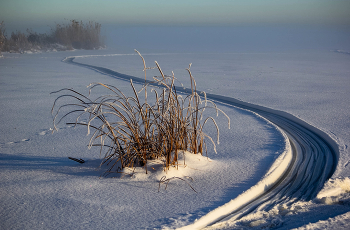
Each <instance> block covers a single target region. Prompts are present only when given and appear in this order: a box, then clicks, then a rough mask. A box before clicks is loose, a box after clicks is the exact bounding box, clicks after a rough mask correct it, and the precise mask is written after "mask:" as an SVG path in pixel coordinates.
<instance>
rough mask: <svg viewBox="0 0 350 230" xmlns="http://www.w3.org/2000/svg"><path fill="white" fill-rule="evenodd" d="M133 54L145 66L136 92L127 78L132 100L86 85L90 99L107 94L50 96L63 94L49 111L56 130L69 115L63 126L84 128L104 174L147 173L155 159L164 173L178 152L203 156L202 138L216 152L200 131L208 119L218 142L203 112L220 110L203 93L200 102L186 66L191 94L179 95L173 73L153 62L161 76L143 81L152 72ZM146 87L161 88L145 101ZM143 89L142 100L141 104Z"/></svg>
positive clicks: (109, 88)
mask: <svg viewBox="0 0 350 230" xmlns="http://www.w3.org/2000/svg"><path fill="white" fill-rule="evenodd" d="M136 52H138V51H136ZM138 54H139V55H140V57H141V58H142V60H143V63H144V71H145V84H144V85H143V87H142V89H141V90H139V91H137V90H136V88H135V86H134V84H133V82H132V80H130V85H131V89H132V92H133V96H132V97H129V96H126V95H125V94H123V92H121V91H120V90H119V89H118V88H116V87H114V86H112V85H107V84H102V83H93V84H91V85H90V86H89V88H90V90H89V95H90V92H91V91H92V90H93V89H95V88H96V87H102V88H103V89H105V90H107V91H108V94H106V95H103V96H99V97H97V98H96V99H94V100H91V99H90V98H89V97H87V96H84V95H83V94H81V93H79V92H77V91H74V90H72V89H62V90H59V91H57V92H55V93H63V94H62V95H60V96H59V97H58V98H57V99H56V100H55V102H54V105H53V108H52V113H53V117H54V118H53V121H54V126H55V128H56V125H57V124H58V123H60V122H61V121H62V120H63V119H68V117H70V116H71V115H74V119H75V121H74V122H67V123H66V124H70V125H74V126H76V125H82V126H86V127H87V129H88V133H91V134H92V135H91V138H90V143H89V147H91V146H99V147H100V153H101V154H103V160H102V162H101V165H103V164H106V165H108V170H107V171H106V173H111V172H121V171H122V169H123V168H126V167H129V168H134V167H136V166H142V167H144V168H145V171H146V173H147V172H148V169H147V162H148V161H149V160H155V159H157V160H160V161H161V162H162V164H163V167H164V170H167V169H169V167H170V166H177V165H178V164H179V162H178V154H179V151H180V150H187V151H190V152H192V153H194V154H203V152H204V151H206V142H205V140H210V141H211V142H212V143H213V145H214V150H215V142H214V141H213V139H212V138H211V137H210V136H209V135H207V134H206V133H204V132H203V127H204V125H205V124H206V123H207V122H208V121H211V122H212V123H213V124H214V125H215V127H216V129H217V143H219V128H218V126H217V124H216V122H215V120H214V118H213V117H207V118H205V119H204V118H203V115H204V114H203V113H204V111H205V110H206V109H208V108H212V109H214V111H215V112H216V114H218V112H222V111H221V110H220V109H219V108H217V107H216V105H215V104H214V103H213V102H212V101H209V100H207V98H206V97H205V94H204V98H202V97H200V96H199V94H198V93H197V90H196V82H195V80H194V78H193V76H192V73H191V70H190V67H191V65H190V66H189V68H188V69H187V70H188V73H189V77H190V82H191V94H189V95H180V94H178V93H177V91H176V87H175V85H174V81H175V77H174V73H172V76H166V75H165V74H164V73H163V71H162V70H161V68H160V66H159V64H158V63H157V62H155V63H156V67H154V68H155V69H158V71H159V73H160V76H159V77H153V80H154V81H153V83H147V80H146V71H147V70H149V69H151V68H147V67H146V64H145V61H144V59H143V57H142V56H141V54H140V53H138ZM150 84H157V85H158V86H159V88H161V92H157V91H156V90H155V89H154V88H152V89H151V93H152V94H153V95H154V98H152V100H153V103H149V101H150V100H149V99H150V98H149V97H148V93H149V92H148V89H147V88H148V87H150ZM142 91H144V97H145V98H144V101H141V100H140V97H141V93H142ZM67 97H68V98H69V99H72V102H71V103H63V104H62V105H58V103H59V101H61V100H62V99H63V98H67ZM67 108H68V110H65V109H67ZM64 110H65V112H64ZM222 113H223V112H222ZM223 114H224V113H223ZM224 115H225V116H226V117H227V115H226V114H224ZM227 118H228V117H227ZM84 119H85V122H83V120H84ZM228 123H229V118H228ZM215 151H216V150H215Z"/></svg>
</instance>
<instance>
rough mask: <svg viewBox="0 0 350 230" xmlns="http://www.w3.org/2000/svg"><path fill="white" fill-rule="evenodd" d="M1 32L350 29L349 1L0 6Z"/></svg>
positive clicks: (159, 0) (119, 0)
mask: <svg viewBox="0 0 350 230" xmlns="http://www.w3.org/2000/svg"><path fill="white" fill-rule="evenodd" d="M0 3H1V4H0V21H4V22H5V24H6V27H7V28H8V29H11V28H9V27H13V28H21V27H24V28H28V27H33V28H35V27H38V26H47V25H54V24H55V23H60V22H62V21H63V22H64V19H69V20H70V19H77V20H83V21H86V20H93V21H97V22H100V23H101V24H118V25H235V24H240V25H241V24H299V25H300V24H321V25H324V24H326V25H329V24H331V25H337V24H346V25H350V13H349V12H350V1H349V0H212V1H210V0H176V1H170V0H168V1H167V0H54V1H53V0H0Z"/></svg>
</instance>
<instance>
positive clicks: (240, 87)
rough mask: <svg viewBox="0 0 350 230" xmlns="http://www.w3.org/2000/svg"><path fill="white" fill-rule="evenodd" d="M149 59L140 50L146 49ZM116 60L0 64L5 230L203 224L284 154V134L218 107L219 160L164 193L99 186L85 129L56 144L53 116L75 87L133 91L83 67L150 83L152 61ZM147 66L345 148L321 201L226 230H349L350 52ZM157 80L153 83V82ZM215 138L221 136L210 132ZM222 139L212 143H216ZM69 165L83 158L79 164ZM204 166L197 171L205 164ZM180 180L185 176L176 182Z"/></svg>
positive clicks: (206, 57)
mask: <svg viewBox="0 0 350 230" xmlns="http://www.w3.org/2000/svg"><path fill="white" fill-rule="evenodd" d="M140 51H141V52H142V50H140ZM115 53H116V52H113V51H112V50H108V49H107V50H99V51H74V52H57V53H38V54H22V55H20V54H4V55H3V57H2V58H0V105H1V110H0V114H1V116H0V117H1V120H2V121H3V122H1V123H0V130H1V133H0V155H1V157H0V178H1V179H0V203H1V205H0V213H1V215H0V216H1V217H0V223H1V224H0V228H1V229H153V228H156V229H161V228H164V229H167V228H170V229H172V228H177V227H181V226H184V225H188V224H191V223H193V222H194V221H195V220H196V219H199V218H200V217H202V216H204V215H205V214H207V213H208V212H209V211H211V210H214V209H215V208H217V207H219V206H221V205H224V204H225V203H227V202H229V201H230V200H231V199H234V198H236V197H237V196H238V195H240V194H241V193H243V192H244V191H246V190H248V189H249V188H251V187H252V186H254V185H255V184H257V183H258V182H259V181H260V180H261V179H262V178H263V176H264V174H265V173H267V172H268V170H269V168H270V167H271V166H272V164H273V163H274V162H275V160H276V159H277V158H278V156H280V155H281V154H282V153H283V152H284V151H285V148H286V143H285V138H284V136H283V135H282V133H281V132H280V130H279V129H278V128H277V127H276V126H274V125H273V124H271V123H269V122H268V121H266V120H265V119H264V118H262V117H261V116H259V115H257V114H253V113H251V112H248V111H245V110H241V109H237V108H234V107H230V106H228V105H225V104H220V103H218V104H219V105H220V108H221V109H223V110H224V111H225V112H226V113H227V114H228V115H229V116H230V118H231V129H227V125H226V119H225V117H224V116H222V115H219V117H217V118H216V120H217V122H218V124H219V127H220V145H218V146H217V151H218V153H217V154H215V153H214V151H213V149H212V148H211V146H209V149H208V157H209V158H210V159H207V158H205V157H203V158H202V157H198V158H194V159H191V161H187V163H188V165H187V167H186V168H185V169H182V170H179V172H169V174H166V176H167V177H168V178H170V177H172V176H173V175H177V176H179V177H182V178H188V177H191V178H193V181H191V180H188V182H189V183H190V184H191V186H192V187H193V188H194V189H195V190H196V192H194V191H193V190H192V189H191V187H190V186H189V185H188V184H187V183H185V182H184V181H182V180H175V179H174V180H172V181H170V182H169V184H168V186H167V188H166V190H165V185H164V184H161V186H160V190H158V188H159V179H160V177H161V176H163V175H164V174H161V173H159V172H153V173H150V175H145V174H143V173H142V172H139V173H137V174H136V175H134V176H133V177H131V178H130V177H127V176H125V177H122V178H120V177H119V176H117V178H112V177H108V178H100V177H99V176H100V175H101V173H102V172H103V169H102V170H101V169H100V170H96V168H97V167H98V165H99V163H100V160H99V157H100V156H99V150H98V149H94V148H92V149H91V150H88V148H87V143H88V140H89V136H87V135H86V133H87V131H86V129H84V128H83V127H78V128H75V129H73V128H72V127H67V126H64V125H63V124H61V125H59V130H58V132H54V133H53V134H52V128H53V125H52V118H51V113H50V112H51V107H52V104H53V101H54V99H55V98H56V96H57V95H55V94H51V95H50V92H53V91H56V90H58V89H61V88H74V89H75V90H77V91H79V92H82V93H85V94H87V93H88V91H87V88H86V86H87V85H88V84H90V83H91V82H102V83H108V84H112V85H115V86H117V87H118V88H119V89H121V90H122V91H124V92H128V91H130V86H129V83H128V82H127V81H122V80H117V79H115V78H112V77H110V76H107V75H103V74H101V73H98V72H96V71H93V70H91V69H88V68H83V67H80V66H76V65H70V64H67V63H64V62H62V61H61V60H62V59H64V58H65V57H67V56H80V58H76V59H75V61H77V62H80V63H85V64H90V65H95V66H102V67H106V68H109V69H113V70H115V71H117V72H120V73H123V74H128V75H132V76H137V77H141V78H142V77H144V73H143V72H142V68H143V66H142V61H141V59H140V57H139V56H137V55H135V54H134V53H132V52H131V51H130V53H129V54H128V55H121V54H118V55H115ZM143 55H144V57H145V59H146V63H147V65H148V66H153V65H154V62H153V61H154V60H157V61H158V63H159V64H160V65H161V67H162V69H163V71H164V72H165V73H167V74H170V73H171V71H174V73H175V77H177V78H178V79H179V81H181V82H182V83H184V84H185V85H186V84H188V82H189V77H188V74H187V72H186V70H185V68H187V67H188V64H189V63H193V65H192V67H191V70H192V73H193V75H194V77H195V79H196V81H197V88H198V89H200V90H204V91H206V92H208V93H213V94H217V95H223V96H227V97H233V98H237V99H240V100H242V101H246V102H251V103H253V104H258V105H262V106H265V107H268V108H273V109H276V110H281V111H285V112H288V113H290V114H292V115H294V116H296V117H298V118H300V119H302V120H304V121H305V122H307V123H309V124H311V125H313V126H315V127H317V128H318V129H320V130H322V131H323V132H325V133H327V134H328V135H329V136H330V137H332V138H333V139H334V140H335V141H336V142H337V143H338V145H339V151H340V157H339V162H338V166H337V170H336V172H335V174H334V175H333V177H332V178H331V179H330V180H329V181H328V182H327V183H326V185H325V188H324V189H323V190H322V191H321V192H320V193H319V194H318V196H317V198H315V199H313V200H311V201H307V202H305V201H298V202H296V203H293V204H291V205H289V206H278V205H277V206H276V207H274V208H273V209H272V210H270V211H268V212H265V211H257V212H254V213H253V214H251V215H248V216H245V217H244V218H242V219H240V220H238V221H227V222H224V223H221V224H220V226H213V227H212V228H219V229H222V228H224V229H246V228H247V229H261V228H278V229H291V228H298V227H300V228H301V229H321V228H329V229H332V228H333V229H341V228H343V229H347V228H348V227H349V224H348V221H347V220H348V219H349V218H350V217H349V216H350V214H349V213H350V203H349V202H350V195H349V194H350V193H349V190H350V180H349V177H350V164H349V162H350V156H349V149H348V146H349V144H350V134H349V128H350V120H349V114H350V106H349V102H348V98H349V94H350V91H349V86H350V79H349V76H350V65H349V62H350V55H349V54H348V53H346V52H336V51H333V50H329V51H324V50H322V51H312V52H285V53H277V52H273V53H268V52H264V53H243V52H240V53H204V54H203V53H201V54H198V53H173V54H143ZM152 74H155V73H154V72H149V76H150V77H152ZM207 128H208V130H207V131H208V132H210V133H215V132H214V131H215V130H214V129H213V127H210V126H208V127H207ZM213 136H214V135H213ZM68 157H75V158H82V159H84V160H86V163H84V164H78V163H76V162H74V161H71V160H69V159H68ZM196 162H197V163H196ZM172 173H175V174H172Z"/></svg>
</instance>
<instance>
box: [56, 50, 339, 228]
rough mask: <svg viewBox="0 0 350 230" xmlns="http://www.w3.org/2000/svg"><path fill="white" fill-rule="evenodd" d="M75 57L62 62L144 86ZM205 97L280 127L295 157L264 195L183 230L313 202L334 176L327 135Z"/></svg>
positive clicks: (279, 115)
mask: <svg viewBox="0 0 350 230" xmlns="http://www.w3.org/2000/svg"><path fill="white" fill-rule="evenodd" d="M74 58H75V57H67V58H65V59H64V60H63V62H66V63H69V64H74V65H78V66H81V67H85V68H89V69H92V70H95V71H97V72H99V73H101V74H105V75H108V76H111V77H114V78H117V79H121V80H127V81H130V79H132V80H133V82H138V83H141V84H144V83H145V80H144V79H141V78H137V77H133V76H129V75H125V74H121V73H118V72H115V71H113V70H110V69H107V68H103V67H98V66H93V65H88V64H82V63H78V62H74V61H73V60H74ZM147 83H149V84H150V85H154V86H157V87H159V86H158V85H156V84H152V82H151V81H147ZM177 91H179V92H183V93H190V89H182V88H181V89H180V87H179V88H177ZM206 95H207V98H208V99H211V100H215V101H218V102H221V103H224V104H227V105H231V106H234V107H237V108H240V109H244V110H247V111H251V112H253V113H256V114H258V115H260V116H262V117H264V118H265V119H267V120H268V121H270V122H272V123H273V124H275V125H276V126H278V127H279V128H280V129H281V131H282V132H283V133H284V134H285V135H286V138H287V141H288V143H289V144H290V147H291V154H292V157H291V159H290V162H289V164H288V166H287V167H286V168H285V169H284V172H283V173H281V176H279V178H278V179H276V180H275V181H273V182H271V181H270V182H269V183H270V184H268V185H267V184H264V183H260V185H259V184H258V185H259V186H265V190H264V192H263V193H262V194H261V195H258V196H251V197H250V198H248V199H245V200H244V202H243V204H242V205H239V206H237V202H240V203H242V200H239V198H240V196H239V197H238V198H236V199H234V200H232V201H230V202H229V203H227V204H225V205H223V206H221V207H219V208H217V209H215V210H213V211H211V212H210V213H208V214H207V215H205V216H203V217H202V218H200V219H199V220H197V221H196V222H195V223H193V224H191V225H189V226H185V227H184V228H182V229H201V228H204V227H207V226H211V225H213V224H218V223H219V222H221V221H225V220H228V219H230V220H235V219H239V218H241V217H242V216H244V215H247V214H249V213H251V212H253V211H255V210H265V211H268V210H270V209H271V208H273V207H274V206H275V205H277V204H287V205H288V204H291V203H293V202H296V201H299V200H305V201H308V200H311V199H313V198H314V197H316V195H317V193H318V192H319V191H320V190H321V188H322V186H323V184H324V182H325V181H326V180H327V179H329V178H330V177H331V176H332V175H333V173H334V171H335V169H336V166H337V163H338V158H339V149H338V145H337V143H336V142H335V141H334V140H333V139H331V138H330V137H329V136H328V135H327V134H326V133H324V132H322V131H321V130H319V129H317V128H316V127H314V126H311V125H310V124H308V123H306V122H305V121H302V120H300V119H299V118H297V117H295V116H293V115H291V114H289V113H286V112H283V111H278V110H273V109H270V108H266V107H263V106H259V105H254V104H251V103H247V102H243V101H240V100H237V99H234V98H230V97H225V96H220V95H216V94H209V93H207V94H206Z"/></svg>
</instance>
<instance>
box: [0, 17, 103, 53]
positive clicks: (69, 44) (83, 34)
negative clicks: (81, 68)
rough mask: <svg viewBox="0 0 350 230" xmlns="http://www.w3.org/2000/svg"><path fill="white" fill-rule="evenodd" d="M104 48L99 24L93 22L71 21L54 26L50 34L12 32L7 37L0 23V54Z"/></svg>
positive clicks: (30, 31) (29, 31)
mask: <svg viewBox="0 0 350 230" xmlns="http://www.w3.org/2000/svg"><path fill="white" fill-rule="evenodd" d="M102 47H104V42H103V41H102V37H101V24H99V23H97V22H93V21H89V22H88V23H83V22H82V21H80V22H79V21H77V20H71V21H70V22H69V23H68V24H63V25H61V24H56V27H55V28H53V29H51V31H50V33H48V34H47V33H43V34H40V33H36V32H33V31H32V30H29V29H27V31H26V33H22V32H19V31H16V32H12V33H11V36H10V37H8V36H7V35H6V31H5V24H4V22H1V23H0V53H1V52H16V53H21V52H25V51H34V52H35V51H40V50H72V49H87V50H92V49H99V48H102Z"/></svg>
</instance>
